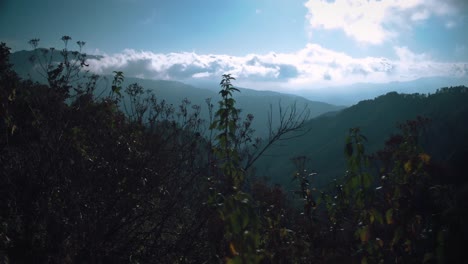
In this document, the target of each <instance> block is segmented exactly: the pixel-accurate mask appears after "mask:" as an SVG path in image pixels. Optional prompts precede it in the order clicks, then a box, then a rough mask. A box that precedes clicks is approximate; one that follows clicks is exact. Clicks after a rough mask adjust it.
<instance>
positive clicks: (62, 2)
mask: <svg viewBox="0 0 468 264" xmlns="http://www.w3.org/2000/svg"><path fill="white" fill-rule="evenodd" d="M467 11H468V1H466V0H334V1H333V0H308V1H305V0H230V1H226V0H167V1H162V0H152V1H151V0H99V1H96V0H80V1H70V0H42V1H30V0H0V28H1V30H0V41H1V42H6V43H7V45H8V46H9V47H11V48H12V51H19V50H23V49H30V46H29V45H28V40H30V39H32V38H39V39H40V40H41V41H40V46H41V47H46V48H48V47H56V48H61V47H63V43H62V42H61V40H60V38H61V37H62V36H63V35H68V36H71V37H72V40H73V41H77V40H82V41H85V42H86V45H85V48H84V52H86V53H88V54H99V55H102V56H103V57H102V58H101V59H99V60H89V61H88V62H89V64H90V66H89V67H90V69H91V70H92V71H94V72H96V73H100V74H108V73H111V72H112V71H114V70H122V71H124V74H125V75H126V76H134V77H141V78H151V79H165V80H178V81H183V82H189V83H190V82H192V81H200V82H203V81H207V82H208V81H214V80H218V81H219V79H220V78H221V75H222V74H224V73H230V74H232V75H233V76H235V77H236V78H237V80H236V84H237V85H239V86H243V87H249V88H253V89H261V90H276V91H285V92H294V91H298V90H304V89H306V90H307V89H309V90H314V89H325V88H326V89H332V88H333V87H339V86H345V85H352V84H356V83H380V84H382V83H389V82H406V81H411V80H416V79H419V78H426V77H449V78H459V77H462V78H466V77H467V76H468V34H466V28H468V12H467ZM70 48H72V49H73V48H74V46H73V45H70ZM330 87H332V88H330Z"/></svg>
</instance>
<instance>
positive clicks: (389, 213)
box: [385, 208, 393, 225]
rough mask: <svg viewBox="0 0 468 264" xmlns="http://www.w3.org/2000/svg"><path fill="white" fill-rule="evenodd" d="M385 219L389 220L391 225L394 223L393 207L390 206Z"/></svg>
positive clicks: (388, 222)
mask: <svg viewBox="0 0 468 264" xmlns="http://www.w3.org/2000/svg"><path fill="white" fill-rule="evenodd" d="M385 220H386V221H387V224H389V225H391V224H393V209H392V208H390V209H388V210H387V212H386V213H385Z"/></svg>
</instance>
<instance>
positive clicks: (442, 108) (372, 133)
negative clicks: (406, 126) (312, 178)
mask: <svg viewBox="0 0 468 264" xmlns="http://www.w3.org/2000/svg"><path fill="white" fill-rule="evenodd" d="M467 102H468V88H466V87H453V88H443V89H440V90H438V91H437V92H436V93H434V94H431V95H421V94H398V93H396V92H391V93H388V94H386V95H382V96H379V97H377V98H375V99H373V100H365V101H361V102H359V103H358V104H356V105H354V106H351V107H349V108H347V109H344V110H342V111H340V112H338V113H336V114H335V115H323V116H320V117H317V118H315V119H313V120H310V121H309V122H308V123H307V125H306V128H307V129H309V130H310V132H309V133H308V134H307V135H306V136H303V137H300V138H295V139H292V140H291V141H288V142H285V143H284V144H283V145H281V146H274V147H273V148H271V149H270V150H269V151H267V153H265V154H266V155H265V156H264V157H262V158H261V159H259V161H258V163H257V175H258V176H266V177H268V178H270V179H271V180H272V181H273V182H275V183H280V184H282V185H285V186H290V180H291V176H292V174H293V173H294V172H295V168H294V166H293V164H292V162H289V159H290V158H292V157H295V156H306V157H307V158H308V159H309V162H308V164H307V167H308V168H309V169H310V170H313V171H316V172H318V176H316V182H315V183H316V184H318V186H323V185H326V184H327V183H329V182H330V181H331V180H332V179H334V178H340V177H342V176H343V175H344V172H345V164H346V163H345V155H344V144H345V138H346V136H347V135H348V131H349V129H350V128H354V127H359V128H360V129H361V132H362V134H363V135H365V136H366V137H367V139H368V141H367V144H366V149H367V153H368V154H371V153H372V152H374V151H377V150H379V149H381V148H382V147H383V145H384V142H385V140H386V139H388V137H389V136H390V135H391V134H392V133H396V132H398V130H397V128H396V125H397V124H398V123H403V122H405V121H406V120H410V119H414V118H416V117H417V116H423V117H428V118H430V119H431V123H430V124H429V126H428V127H427V129H426V130H425V133H424V137H423V142H422V143H423V148H424V149H425V150H426V151H427V152H428V153H429V155H430V156H431V157H432V158H433V160H434V161H437V162H439V163H441V164H451V165H450V166H452V167H456V168H463V166H466V164H468V138H467V137H466V136H467V135H468V123H467V121H468V104H467ZM452 175H453V177H454V178H457V177H458V179H459V178H460V177H462V176H463V175H464V174H463V173H458V174H457V173H456V172H454V173H452ZM465 181H466V180H465Z"/></svg>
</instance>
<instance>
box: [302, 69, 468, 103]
mask: <svg viewBox="0 0 468 264" xmlns="http://www.w3.org/2000/svg"><path fill="white" fill-rule="evenodd" d="M459 85H465V86H468V76H464V77H459V78H450V77H428V78H420V79H417V80H413V81H408V82H390V83H357V84H352V85H347V86H338V87H329V88H326V89H325V88H323V89H315V90H302V91H299V92H297V94H298V95H300V96H303V97H305V98H307V99H309V100H317V101H321V102H327V103H330V104H335V105H347V106H351V105H354V104H357V103H358V102H359V101H362V100H368V99H373V98H375V97H377V96H379V95H382V94H386V93H389V92H398V93H407V94H410V93H420V94H427V93H434V92H435V91H436V90H437V89H438V88H440V87H447V86H459Z"/></svg>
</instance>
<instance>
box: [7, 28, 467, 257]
mask: <svg viewBox="0 0 468 264" xmlns="http://www.w3.org/2000/svg"><path fill="white" fill-rule="evenodd" d="M62 40H63V41H64V44H65V48H64V49H63V51H62V52H61V53H60V56H62V59H63V61H62V62H61V63H59V64H52V63H47V61H49V59H50V58H51V57H50V56H53V54H55V53H54V50H53V49H50V50H48V51H47V52H46V51H43V50H42V49H39V48H37V45H38V40H37V39H36V40H32V41H31V44H32V45H33V47H34V49H35V51H36V52H37V53H38V55H40V54H43V56H42V57H40V56H38V57H37V58H36V59H37V60H42V62H41V63H42V65H44V67H43V68H42V70H43V73H44V76H45V77H46V78H47V80H48V84H47V85H44V84H39V83H33V82H32V81H27V80H22V79H20V78H19V77H18V76H17V75H16V74H15V72H14V71H12V70H11V65H10V63H9V61H8V58H9V48H8V47H6V45H5V44H3V43H2V44H0V114H1V115H0V129H1V134H0V166H1V169H0V195H1V199H0V262H2V263H18V262H19V263H31V262H34V263H46V262H47V263H50V262H51V263H83V262H85V263H109V262H111V263H311V262H318V263H394V262H397V263H447V262H449V263H457V262H460V257H462V256H463V254H462V253H463V246H462V245H463V243H462V242H463V241H464V239H465V235H466V234H467V228H466V227H465V224H464V222H465V220H467V219H468V217H467V216H466V213H465V211H464V206H463V205H464V204H463V202H464V200H465V198H466V191H464V189H463V188H464V187H463V184H466V180H465V179H464V178H463V177H462V176H460V175H464V174H463V170H461V169H460V168H463V166H464V160H463V157H464V156H463V155H461V154H460V153H463V152H461V151H460V150H458V149H457V148H454V149H455V152H453V153H454V154H453V155H451V156H450V158H448V159H446V160H443V162H440V158H438V157H437V154H432V153H431V152H429V151H427V150H426V149H425V147H426V146H430V144H428V140H427V139H426V138H427V137H429V139H430V140H429V141H431V140H433V141H436V140H435V139H433V138H434V136H433V134H431V131H433V130H434V129H440V126H437V124H438V123H440V120H441V119H442V117H439V116H437V115H433V116H431V119H432V120H429V119H427V118H422V117H417V118H415V119H413V120H410V121H407V122H404V123H402V124H401V125H399V133H398V134H394V135H392V136H391V137H390V138H389V139H388V140H387V141H386V142H385V145H384V146H383V147H382V148H381V150H380V151H377V152H375V153H374V154H372V155H369V154H367V153H368V152H369V151H368V149H369V147H368V145H369V143H370V141H371V140H375V137H368V138H367V137H365V136H363V135H362V134H361V129H360V128H357V127H356V128H352V129H350V130H349V132H348V137H347V139H346V141H345V144H344V157H345V166H346V170H345V171H344V173H343V176H342V177H340V178H337V179H336V180H335V181H333V182H332V183H331V184H330V185H328V186H327V187H322V188H320V187H319V186H316V182H317V181H316V179H317V178H318V177H321V175H320V173H315V172H309V170H307V166H308V161H309V159H308V158H307V157H306V156H305V155H302V156H297V157H296V158H293V159H292V161H293V163H294V165H295V167H296V173H295V174H294V176H293V181H292V182H293V184H296V185H297V186H296V190H295V191H294V192H291V193H289V192H287V191H285V187H284V186H280V185H271V184H270V183H268V181H266V180H262V179H261V178H259V177H257V176H255V175H254V170H253V168H254V167H253V164H254V163H255V162H256V161H257V160H258V159H259V157H261V156H262V155H263V154H264V153H267V152H266V151H267V149H268V148H269V147H271V146H273V145H274V144H275V143H277V142H279V141H281V140H286V139H292V140H294V139H293V138H295V137H298V136H301V135H303V134H304V133H307V132H309V131H313V132H314V133H321V132H320V131H319V130H312V128H311V127H308V128H305V126H307V125H308V124H306V120H307V119H308V117H309V115H308V114H309V112H308V110H307V109H304V110H302V111H298V110H297V109H296V107H295V106H294V105H292V106H289V107H286V108H284V109H283V108H281V107H280V108H279V109H280V110H279V113H278V114H279V120H280V121H279V127H278V128H276V129H273V127H272V123H270V127H269V131H270V133H269V136H268V138H266V139H264V140H260V139H255V138H253V129H252V127H251V124H252V122H253V115H250V114H247V115H246V117H245V118H242V117H241V113H242V112H241V110H240V109H239V108H237V104H236V100H235V99H234V96H233V95H234V93H235V92H239V90H238V89H237V88H235V87H234V86H233V84H232V81H234V80H235V79H234V78H233V77H232V76H231V75H229V74H225V75H223V76H222V80H221V83H220V86H221V91H220V92H219V94H220V97H221V99H220V101H219V102H218V107H217V108H215V107H214V106H213V105H212V104H211V101H210V100H207V104H208V106H209V107H208V111H209V113H210V115H209V117H210V120H209V125H210V126H209V129H210V131H208V133H205V131H203V124H204V120H202V119H201V118H200V112H201V107H200V106H198V105H192V103H191V101H190V100H188V99H185V100H183V101H182V102H181V103H180V104H179V105H178V106H176V107H174V106H172V105H171V104H168V103H167V102H166V101H165V100H161V99H160V98H158V97H156V95H155V94H154V93H152V92H151V91H148V90H145V89H144V88H143V86H141V85H139V84H138V83H132V84H130V85H128V86H126V87H123V86H124V85H123V84H124V74H123V72H119V71H116V72H114V79H113V82H112V85H111V87H110V90H109V92H108V94H107V96H104V97H103V98H100V96H96V93H95V92H94V91H95V87H96V80H97V78H98V77H93V78H86V77H83V75H82V74H83V73H86V70H85V69H86V65H87V64H86V61H85V57H84V56H83V55H81V53H74V52H70V51H68V50H67V44H68V42H69V41H70V40H71V38H70V37H67V36H64V37H63V38H62ZM78 45H79V47H80V48H81V47H82V46H83V45H84V42H79V43H78ZM79 76H80V77H79ZM466 91H467V89H466V88H464V87H459V88H456V89H454V90H451V89H442V90H441V91H439V92H438V93H437V96H433V97H431V96H429V97H425V96H420V95H418V96H415V97H414V98H411V100H416V101H419V100H426V99H430V100H433V103H436V104H438V106H439V107H444V106H445V105H447V102H453V101H457V100H459V101H460V102H461V101H463V100H462V99H463V98H464V97H463V95H465V94H466ZM389 98H390V99H391V100H390V99H389ZM396 98H399V95H396V94H388V95H386V96H384V97H383V98H380V99H378V100H383V99H385V100H390V101H392V100H395V99H396ZM460 98H461V99H460ZM385 100H383V101H385ZM392 102H396V101H392ZM412 102H413V101H412ZM421 102H422V101H421ZM367 104H370V102H363V103H361V106H360V107H363V106H365V107H364V108H365V109H367V107H371V106H373V105H372V104H370V106H368V105H367ZM421 104H422V103H421ZM403 105H405V104H402V105H400V106H401V107H402V106H403ZM353 109H354V110H353ZM353 109H350V110H347V111H348V112H345V113H344V115H345V117H346V115H348V114H349V113H350V112H352V111H357V110H356V109H360V108H353ZM358 112H359V111H358ZM466 113H467V109H466V108H462V109H459V110H458V111H457V112H455V113H454V117H453V118H454V120H458V119H462V118H463V117H464V116H466ZM272 114H273V113H270V115H272ZM340 115H341V114H338V115H337V116H338V117H339V118H342V117H340ZM323 118H325V119H327V118H328V117H323ZM456 118H458V119H456ZM340 120H341V119H340ZM313 122H314V121H313ZM382 122H384V121H382ZM387 122H388V121H387ZM447 123H448V124H451V123H450V122H447ZM444 124H446V123H444ZM345 125H347V123H346V124H345ZM327 128H330V127H327ZM457 129H458V130H457ZM362 130H363V131H364V130H365V129H364V128H363V129H362ZM453 131H458V132H457V133H458V134H457V133H454V134H452V135H454V138H455V139H457V140H458V141H459V142H458V143H459V145H460V146H461V147H460V148H463V146H465V145H464V144H465V141H463V140H462V138H463V137H464V136H465V135H466V134H465V130H463V129H462V128H459V127H454V128H453ZM330 133H331V132H330ZM207 134H210V135H211V136H207V137H206V138H205V137H204V135H207ZM331 134H332V133H331ZM332 136H336V135H334V134H332ZM314 137H317V134H311V135H308V136H307V140H312V139H314ZM336 138H339V137H338V136H336ZM336 138H335V140H336ZM292 142H294V141H292ZM429 143H430V142H429ZM435 143H436V146H437V148H436V150H437V149H442V150H447V149H451V146H452V145H450V144H451V143H450V140H448V139H447V140H445V141H436V142H435ZM445 145H448V147H447V146H445ZM423 146H424V148H423ZM444 147H445V148H444ZM449 147H450V148H449ZM341 150H342V148H341ZM444 153H445V152H444ZM460 157H462V158H460ZM327 158H330V157H329V156H328V157H327ZM332 159H339V158H338V157H334V156H333V157H332ZM310 160H312V161H314V162H317V161H316V160H315V157H313V159H310ZM452 164H455V165H456V166H452ZM460 164H462V165H460ZM457 166H458V167H457ZM454 168H455V169H454ZM453 175H455V176H453ZM447 176H451V177H447ZM453 183H456V184H460V186H462V187H459V186H456V185H455V184H453Z"/></svg>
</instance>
